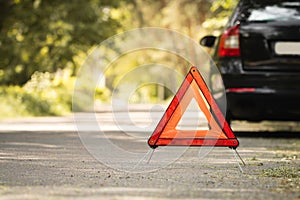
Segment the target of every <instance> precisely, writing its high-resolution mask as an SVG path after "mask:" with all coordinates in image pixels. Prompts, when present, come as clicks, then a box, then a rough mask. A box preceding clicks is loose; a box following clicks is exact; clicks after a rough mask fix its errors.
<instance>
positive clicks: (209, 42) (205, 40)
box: [200, 35, 217, 47]
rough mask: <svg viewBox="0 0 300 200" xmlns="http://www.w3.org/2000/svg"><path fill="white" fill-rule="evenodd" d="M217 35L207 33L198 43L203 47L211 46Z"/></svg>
mask: <svg viewBox="0 0 300 200" xmlns="http://www.w3.org/2000/svg"><path fill="white" fill-rule="evenodd" d="M216 39H217V37H215V36H212V35H209V36H205V37H203V38H201V40H200V45H202V46H204V47H213V46H214V44H215V41H216Z"/></svg>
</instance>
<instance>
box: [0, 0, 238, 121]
mask: <svg viewBox="0 0 300 200" xmlns="http://www.w3.org/2000/svg"><path fill="white" fill-rule="evenodd" d="M236 3H237V0H170V1H169V0H160V1H150V0H123V1H119V0H69V1H58V0H51V1H49V0H2V1H0V110H1V115H0V118H12V117H22V116H44V115H64V114H68V113H70V112H71V109H72V93H73V88H74V82H75V80H76V73H77V72H78V69H79V68H80V66H81V65H82V63H83V62H84V60H85V58H86V57H87V56H88V55H89V53H90V52H91V50H92V49H93V48H94V47H95V46H96V45H98V44H99V43H101V42H102V41H104V40H105V39H107V38H109V37H111V36H113V35H115V34H118V33H122V32H124V31H127V30H130V29H133V28H140V27H164V28H168V29H172V30H175V31H178V32H180V33H182V34H185V35H187V36H189V37H191V38H193V39H194V40H195V41H196V42H197V41H199V39H200V38H201V37H202V36H204V35H205V34H207V33H209V34H214V35H217V34H219V31H220V30H222V28H223V26H224V25H225V23H226V21H227V17H228V16H229V14H230V13H231V11H232V9H233V8H234V7H235V5H236ZM152 54H153V52H151V50H149V53H138V52H137V53H136V55H134V54H133V55H129V56H127V57H126V59H125V60H126V62H123V61H122V62H116V63H115V65H118V64H122V65H123V68H122V70H123V71H122V73H120V72H119V71H117V70H116V71H114V70H113V69H117V67H115V68H111V70H110V71H109V75H108V76H106V80H105V83H104V84H101V85H100V86H99V88H96V91H95V98H96V99H97V101H98V102H102V103H105V102H108V101H109V100H110V96H111V92H112V89H113V87H114V84H116V80H118V79H119V78H120V76H122V75H123V74H125V73H126V71H129V70H132V69H133V68H134V67H136V66H138V65H140V64H142V63H145V59H146V60H147V62H154V61H156V62H157V61H159V62H161V63H165V64H166V65H168V62H174V60H176V58H174V59H171V60H170V59H169V57H170V56H169V57H168V56H164V54H166V53H165V52H161V55H160V56H158V55H157V54H155V56H151V55H152ZM137 58H138V59H137ZM177 61H178V62H179V64H178V65H180V62H183V61H180V59H178V60H177ZM154 90H155V87H153V89H151V87H150V88H147V90H146V91H141V93H142V94H143V95H140V98H141V99H139V95H137V97H135V102H137V103H138V102H140V101H142V99H145V96H146V97H147V98H148V99H150V100H151V99H155V96H157V92H159V91H154ZM166 92H168V91H166ZM169 95H171V94H169ZM152 97H153V98H152ZM167 98H168V94H167V95H162V97H161V98H160V100H162V101H163V100H164V99H167ZM155 101H157V99H156V100H155Z"/></svg>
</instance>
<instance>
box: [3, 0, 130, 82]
mask: <svg viewBox="0 0 300 200" xmlns="http://www.w3.org/2000/svg"><path fill="white" fill-rule="evenodd" d="M124 3H126V1H122V2H120V1H118V0H111V1H110V0H69V1H59V0H51V1H46V0H2V1H0V84H1V85H10V84H16V85H22V84H24V83H26V82H27V81H28V80H29V78H30V77H31V75H32V74H33V73H34V72H35V71H49V72H53V71H56V70H57V69H59V68H66V67H72V68H73V70H74V72H75V71H76V67H78V66H79V63H78V60H76V58H77V57H76V56H77V55H80V54H86V52H88V50H89V49H90V48H91V47H92V46H93V45H96V44H98V43H99V42H101V41H103V40H104V39H106V38H108V37H109V36H112V35H114V34H115V33H116V32H117V30H118V29H119V28H120V23H119V22H118V19H115V18H113V17H112V15H111V11H112V10H113V9H116V8H118V7H120V6H121V5H122V4H124Z"/></svg>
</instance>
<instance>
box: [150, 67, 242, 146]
mask: <svg viewBox="0 0 300 200" xmlns="http://www.w3.org/2000/svg"><path fill="white" fill-rule="evenodd" d="M192 99H195V100H196V101H197V104H198V106H199V108H200V110H201V111H202V112H203V114H204V115H205V117H206V119H207V121H208V123H209V127H210V129H209V130H179V129H177V128H176V127H177V125H178V123H179V121H180V119H181V118H182V116H183V114H184V112H185V111H186V109H187V107H188V105H189V104H190V102H191V100H192ZM148 144H149V146H150V147H151V148H156V147H158V146H167V145H173V146H223V147H232V148H236V147H237V146H238V145H239V142H238V140H237V138H236V137H235V135H234V133H233V132H232V130H231V128H230V126H229V125H228V123H227V122H226V120H225V118H224V116H223V114H222V112H221V111H220V109H219V107H218V105H217V104H216V102H215V100H214V98H213V97H212V95H211V93H210V91H209V89H208V87H207V85H206V84H205V82H204V80H203V78H202V76H201V74H200V73H199V71H198V70H197V68H196V67H192V68H191V69H190V71H189V73H188V74H187V76H186V77H185V79H184V81H183V83H182V85H181V86H180V88H179V90H178V91H177V93H176V95H175V96H174V98H173V100H172V101H171V103H170V105H169V107H168V109H167V110H166V112H165V114H164V115H163V117H162V119H161V120H160V122H159V123H158V125H157V127H156V129H155V130H154V132H153V134H152V135H151V137H150V138H149V140H148Z"/></svg>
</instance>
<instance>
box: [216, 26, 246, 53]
mask: <svg viewBox="0 0 300 200" xmlns="http://www.w3.org/2000/svg"><path fill="white" fill-rule="evenodd" d="M239 33H240V25H236V26H233V27H231V28H229V29H227V30H225V31H224V33H223V34H222V36H221V38H220V45H219V51H218V52H219V56H221V57H224V56H240V55H241V51H240V40H239Z"/></svg>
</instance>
